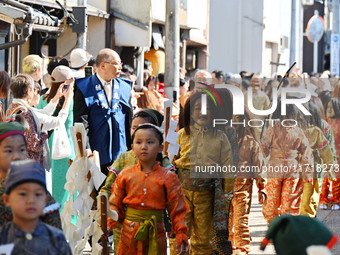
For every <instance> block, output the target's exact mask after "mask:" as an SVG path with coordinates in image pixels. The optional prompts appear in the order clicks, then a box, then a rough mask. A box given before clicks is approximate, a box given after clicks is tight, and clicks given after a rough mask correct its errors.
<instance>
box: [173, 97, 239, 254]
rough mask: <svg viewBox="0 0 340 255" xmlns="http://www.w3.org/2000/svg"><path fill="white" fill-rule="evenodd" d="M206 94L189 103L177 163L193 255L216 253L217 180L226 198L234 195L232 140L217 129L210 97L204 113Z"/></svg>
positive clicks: (191, 98)
mask: <svg viewBox="0 0 340 255" xmlns="http://www.w3.org/2000/svg"><path fill="white" fill-rule="evenodd" d="M202 95H203V93H199V92H197V93H195V94H193V95H191V96H190V98H189V99H188V100H187V102H186V104H185V107H184V114H183V124H184V128H183V129H181V130H180V131H179V137H178V140H177V143H179V145H180V151H179V155H178V158H177V159H176V160H175V161H174V162H175V166H176V168H177V169H178V175H179V178H180V181H181V185H182V190H183V194H184V198H185V201H186V204H187V208H188V209H187V214H186V220H187V224H188V227H189V236H188V237H189V238H190V254H192V255H194V254H211V252H212V246H211V243H210V241H211V233H212V226H213V198H214V191H213V187H214V185H215V184H214V178H223V180H224V181H223V184H224V190H225V191H227V192H225V194H226V195H228V193H231V194H232V190H233V182H234V173H233V172H232V166H233V156H232V152H231V148H230V144H229V141H228V138H227V136H226V135H225V134H224V133H223V132H222V131H220V130H217V129H215V128H213V123H212V121H213V118H214V114H215V113H216V111H217V110H216V109H214V107H213V103H212V101H211V100H210V97H207V109H206V114H202V110H203V109H201V96H202ZM205 96H206V95H205ZM214 110H215V112H214ZM209 167H210V170H211V168H214V167H215V168H216V170H217V168H218V167H221V168H223V167H224V169H227V171H226V172H225V173H216V172H215V174H213V173H212V171H210V170H209ZM235 170H236V169H235ZM226 220H227V219H226ZM226 238H228V237H226Z"/></svg>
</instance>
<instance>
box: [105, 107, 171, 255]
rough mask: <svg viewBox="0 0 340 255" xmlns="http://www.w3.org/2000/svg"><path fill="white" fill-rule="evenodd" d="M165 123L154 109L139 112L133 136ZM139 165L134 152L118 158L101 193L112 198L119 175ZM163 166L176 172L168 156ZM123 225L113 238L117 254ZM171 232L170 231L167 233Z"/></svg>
mask: <svg viewBox="0 0 340 255" xmlns="http://www.w3.org/2000/svg"><path fill="white" fill-rule="evenodd" d="M162 122H163V115H162V114H161V113H160V112H158V111H156V110H152V109H141V110H140V111H139V112H137V113H136V114H135V115H134V116H133V118H132V124H131V136H132V135H133V133H134V132H135V130H136V129H137V128H138V126H139V125H141V124H146V123H151V124H153V125H156V126H158V127H160V126H161V124H162ZM137 163H138V158H137V157H136V154H135V153H134V151H133V150H129V151H127V152H123V153H122V154H120V155H119V156H118V158H117V159H116V160H115V162H114V163H113V164H112V166H110V167H108V169H109V174H108V176H107V178H106V181H105V185H104V186H103V187H102V189H101V192H104V193H106V194H107V197H108V198H109V197H110V196H111V190H112V185H113V183H114V182H115V181H116V178H117V176H118V174H119V173H120V172H121V171H122V170H123V169H124V168H125V167H129V166H132V165H135V164H137ZM161 166H162V167H164V168H165V169H168V170H172V171H175V170H176V169H175V167H174V166H173V165H172V164H171V163H170V161H169V159H168V157H167V156H163V159H162V162H161ZM121 227H122V226H121V224H119V223H117V224H116V226H115V229H114V233H113V238H114V251H115V253H116V252H117V248H118V243H119V239H120V232H121ZM165 227H167V222H165ZM167 232H169V231H167Z"/></svg>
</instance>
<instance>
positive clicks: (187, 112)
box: [183, 92, 218, 135]
mask: <svg viewBox="0 0 340 255" xmlns="http://www.w3.org/2000/svg"><path fill="white" fill-rule="evenodd" d="M203 94H206V93H205V92H196V93H194V94H192V95H191V96H190V97H189V98H188V100H187V101H186V103H185V105H184V111H183V127H184V130H185V133H186V134H187V135H189V134H190V125H192V124H193V123H191V121H192V120H191V113H192V109H194V105H195V102H196V101H197V100H199V99H201V96H202V95H203ZM207 103H208V105H209V108H210V112H211V118H212V119H215V118H216V117H217V115H218V112H217V109H216V107H215V105H214V102H213V100H212V99H211V97H210V96H207ZM211 126H212V123H211Z"/></svg>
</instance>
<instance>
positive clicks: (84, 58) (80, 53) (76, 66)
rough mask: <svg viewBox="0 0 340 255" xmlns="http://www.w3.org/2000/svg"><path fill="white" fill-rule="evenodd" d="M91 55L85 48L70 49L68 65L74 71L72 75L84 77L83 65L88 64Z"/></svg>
mask: <svg viewBox="0 0 340 255" xmlns="http://www.w3.org/2000/svg"><path fill="white" fill-rule="evenodd" d="M91 57H92V55H91V54H90V53H88V52H87V51H86V50H83V49H81V48H76V49H74V50H72V52H71V55H70V67H71V69H72V71H73V72H74V74H73V77H75V78H84V77H85V66H88V63H89V61H90V60H91Z"/></svg>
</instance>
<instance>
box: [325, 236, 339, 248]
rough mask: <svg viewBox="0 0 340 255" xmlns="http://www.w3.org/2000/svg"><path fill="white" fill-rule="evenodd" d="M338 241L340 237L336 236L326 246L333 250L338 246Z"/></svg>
mask: <svg viewBox="0 0 340 255" xmlns="http://www.w3.org/2000/svg"><path fill="white" fill-rule="evenodd" d="M337 241H338V237H337V236H336V235H333V237H332V239H331V240H330V241H329V242H328V244H326V247H327V248H328V249H332V247H333V246H334V245H335V244H336V242H337Z"/></svg>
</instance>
